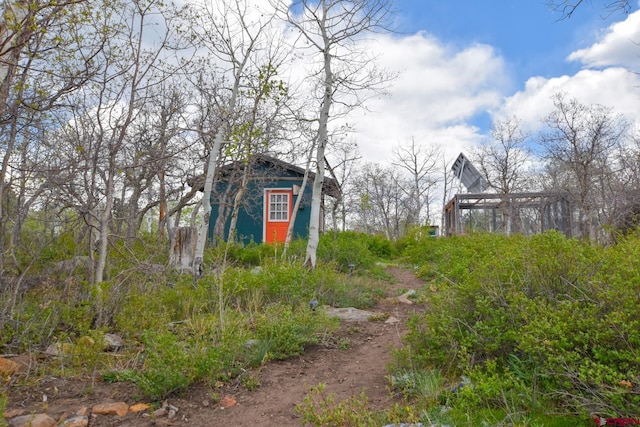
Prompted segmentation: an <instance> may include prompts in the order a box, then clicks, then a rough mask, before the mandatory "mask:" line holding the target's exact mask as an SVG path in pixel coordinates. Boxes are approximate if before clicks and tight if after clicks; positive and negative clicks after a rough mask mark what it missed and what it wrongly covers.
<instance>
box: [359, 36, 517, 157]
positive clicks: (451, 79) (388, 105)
mask: <svg viewBox="0 0 640 427" xmlns="http://www.w3.org/2000/svg"><path fill="white" fill-rule="evenodd" d="M375 49H376V50H377V51H378V52H379V56H378V61H379V63H380V65H381V66H382V67H384V68H386V69H388V70H390V71H392V72H397V73H399V76H398V78H397V79H396V80H395V81H394V82H393V85H392V87H391V88H390V95H389V96H388V97H383V98H379V99H376V100H372V101H371V102H369V103H368V104H367V106H368V108H369V110H370V111H368V112H366V111H357V112H354V113H353V114H352V115H351V116H350V119H349V121H350V122H351V123H353V124H354V125H355V127H356V129H357V132H358V135H357V138H358V143H359V144H360V147H361V151H362V152H363V153H364V155H365V157H366V159H367V160H370V161H376V162H381V163H385V162H388V161H389V160H390V157H391V147H392V146H393V145H398V144H404V143H408V142H409V141H410V140H411V138H415V140H416V141H417V142H419V143H425V144H434V143H438V144H441V145H442V146H443V147H444V148H445V150H446V152H447V156H448V157H454V158H455V156H457V154H459V152H460V151H461V150H464V148H465V147H469V146H470V145H473V144H475V143H476V142H477V141H478V140H479V138H480V135H479V134H478V129H477V128H475V127H473V126H472V125H469V124H467V123H466V121H468V120H470V119H471V118H472V117H473V116H474V115H476V114H479V113H482V112H484V111H487V110H489V109H495V108H497V107H498V106H499V105H500V103H501V101H502V99H503V90H504V88H505V87H506V86H508V85H509V84H510V82H509V78H508V77H507V73H506V67H505V64H504V61H503V60H502V58H501V57H500V56H498V55H497V54H496V52H495V51H494V49H493V48H492V47H490V46H488V45H481V44H476V45H472V46H469V47H467V48H464V49H462V50H455V49H453V48H451V47H449V46H447V45H445V44H443V43H442V42H440V41H439V40H437V39H436V38H434V37H432V36H430V35H428V34H427V33H422V32H421V33H418V34H415V35H411V36H408V37H390V36H380V37H378V38H377V39H376V41H375Z"/></svg>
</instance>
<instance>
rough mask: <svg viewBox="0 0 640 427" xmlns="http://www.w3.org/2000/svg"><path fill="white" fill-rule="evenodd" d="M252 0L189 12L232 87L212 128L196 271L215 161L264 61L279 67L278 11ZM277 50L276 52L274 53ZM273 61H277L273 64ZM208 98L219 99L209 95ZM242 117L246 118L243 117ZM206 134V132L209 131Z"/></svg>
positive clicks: (199, 42)
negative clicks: (257, 6)
mask: <svg viewBox="0 0 640 427" xmlns="http://www.w3.org/2000/svg"><path fill="white" fill-rule="evenodd" d="M252 6H254V5H252V4H250V2H249V1H247V0H242V1H221V2H205V3H203V4H200V5H199V6H197V7H194V9H193V13H190V14H188V15H187V17H186V18H187V21H186V25H189V26H190V28H191V30H192V33H191V34H192V38H193V39H194V41H195V45H196V47H198V48H200V49H203V51H205V52H206V53H207V54H208V55H210V56H211V57H212V58H213V61H212V62H210V64H211V65H213V67H212V69H210V71H213V72H214V73H217V74H219V75H220V76H224V77H225V78H228V81H229V85H223V86H222V89H224V90H228V95H227V94H225V95H224V96H223V98H222V99H224V103H222V104H219V107H220V108H219V109H217V111H218V112H219V113H220V114H221V117H219V118H218V122H217V123H214V124H213V125H212V126H209V128H208V133H209V134H210V135H214V136H213V138H212V139H213V144H212V146H211V149H210V150H209V152H208V160H207V166H206V169H205V170H206V173H205V181H204V191H203V197H202V201H203V202H202V222H201V224H200V228H199V231H198V242H197V245H196V253H195V256H194V273H195V274H198V273H199V272H200V271H202V268H203V254H204V247H205V244H206V241H207V236H208V230H209V221H210V215H211V204H210V203H209V200H210V197H211V192H212V188H213V182H214V177H215V176H216V165H217V164H218V162H219V160H220V153H221V151H222V147H223V142H224V141H229V140H230V138H231V137H232V135H233V132H234V125H235V124H236V123H239V120H238V119H239V116H240V115H242V111H243V108H242V107H243V104H244V99H243V91H244V90H245V89H247V88H248V87H249V86H248V82H250V81H251V80H252V78H255V77H257V75H258V74H259V70H260V69H261V67H263V66H265V64H269V65H272V66H274V67H275V68H276V69H277V65H278V62H277V60H274V58H277V57H278V54H279V53H278V48H279V43H278V42H277V38H276V37H275V35H274V34H275V33H274V32H272V31H271V30H272V29H273V25H272V24H273V11H271V12H268V11H263V10H258V9H255V8H254V7H252ZM274 49H275V51H274ZM272 60H273V62H272ZM208 98H209V99H215V98H214V97H212V96H210V95H208ZM240 121H241V120H240ZM204 137H207V135H204Z"/></svg>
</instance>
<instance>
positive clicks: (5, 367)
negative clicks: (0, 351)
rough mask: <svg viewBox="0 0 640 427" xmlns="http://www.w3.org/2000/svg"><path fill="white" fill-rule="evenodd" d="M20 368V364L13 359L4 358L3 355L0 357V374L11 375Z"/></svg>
mask: <svg viewBox="0 0 640 427" xmlns="http://www.w3.org/2000/svg"><path fill="white" fill-rule="evenodd" d="M20 370H21V366H20V365H19V364H17V363H16V362H14V361H13V360H9V359H5V358H4V357H0V375H1V376H4V375H7V376H9V375H13V374H15V373H16V372H18V371H20Z"/></svg>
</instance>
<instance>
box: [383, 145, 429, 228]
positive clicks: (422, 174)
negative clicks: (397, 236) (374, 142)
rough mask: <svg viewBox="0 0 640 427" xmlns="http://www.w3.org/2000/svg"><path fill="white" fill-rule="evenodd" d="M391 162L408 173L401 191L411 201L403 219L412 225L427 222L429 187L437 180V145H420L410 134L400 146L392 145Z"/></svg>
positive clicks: (427, 223)
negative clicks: (407, 141)
mask: <svg viewBox="0 0 640 427" xmlns="http://www.w3.org/2000/svg"><path fill="white" fill-rule="evenodd" d="M393 155H394V159H393V165H394V166H397V167H399V168H400V169H401V170H403V171H404V172H406V173H407V174H408V180H407V184H408V185H407V186H405V187H403V189H402V190H403V192H404V194H405V196H406V197H407V198H408V200H410V201H411V207H412V208H411V211H412V212H411V213H410V216H409V218H408V219H407V220H408V222H409V223H411V224H413V225H421V224H426V225H429V224H430V223H431V209H430V205H431V202H432V195H433V191H434V189H435V187H436V185H437V183H438V181H439V179H438V177H437V176H436V170H437V169H438V166H439V164H438V163H439V159H440V156H441V151H440V147H439V146H438V145H420V144H417V143H416V141H415V139H414V138H411V143H409V144H406V145H404V146H395V147H393Z"/></svg>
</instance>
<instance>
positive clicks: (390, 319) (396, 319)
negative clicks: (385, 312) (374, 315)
mask: <svg viewBox="0 0 640 427" xmlns="http://www.w3.org/2000/svg"><path fill="white" fill-rule="evenodd" d="M384 323H387V324H389V325H392V324H395V323H400V319H398V318H397V317H393V316H389V318H388V319H387V320H385V321H384Z"/></svg>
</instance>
